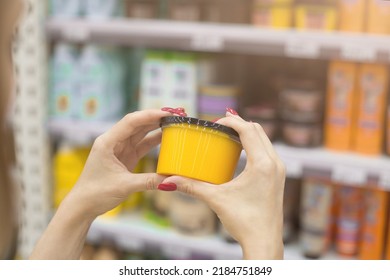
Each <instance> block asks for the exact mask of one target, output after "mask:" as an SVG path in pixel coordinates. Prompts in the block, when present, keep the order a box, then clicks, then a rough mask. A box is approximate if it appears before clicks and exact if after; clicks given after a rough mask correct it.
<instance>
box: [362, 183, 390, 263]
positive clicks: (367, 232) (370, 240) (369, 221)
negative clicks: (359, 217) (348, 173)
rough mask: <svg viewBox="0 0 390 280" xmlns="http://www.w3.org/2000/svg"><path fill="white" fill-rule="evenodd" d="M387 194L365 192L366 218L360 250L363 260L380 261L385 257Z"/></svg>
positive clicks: (383, 192) (373, 191)
mask: <svg viewBox="0 0 390 280" xmlns="http://www.w3.org/2000/svg"><path fill="white" fill-rule="evenodd" d="M387 203H388V195H387V192H386V191H384V190H380V189H367V190H365V191H364V201H363V205H364V211H365V213H364V218H363V224H362V236H361V244H360V250H359V259H361V260H380V259H382V257H383V251H384V250H383V248H384V244H385V229H386V219H387V215H386V214H387Z"/></svg>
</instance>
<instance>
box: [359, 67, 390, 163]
mask: <svg viewBox="0 0 390 280" xmlns="http://www.w3.org/2000/svg"><path fill="white" fill-rule="evenodd" d="M358 75H359V78H358V91H357V98H358V100H357V106H356V108H357V116H356V120H355V123H354V132H353V138H352V139H353V143H352V150H354V151H356V152H358V153H362V154H369V155H379V154H381V153H382V150H383V138H384V136H385V134H384V128H385V116H386V104H387V93H388V75H389V72H388V68H387V66H384V65H374V64H363V65H361V66H360V68H359V74H358Z"/></svg>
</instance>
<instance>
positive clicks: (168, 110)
mask: <svg viewBox="0 0 390 280" xmlns="http://www.w3.org/2000/svg"><path fill="white" fill-rule="evenodd" d="M173 110H175V109H173V108H170V107H164V108H161V111H164V112H169V113H172V111H173Z"/></svg>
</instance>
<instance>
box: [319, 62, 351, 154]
mask: <svg viewBox="0 0 390 280" xmlns="http://www.w3.org/2000/svg"><path fill="white" fill-rule="evenodd" d="M356 81H357V65H356V64H354V63H348V62H338V61H333V62H331V63H330V65H329V70H328V89H327V96H326V113H325V146H326V147H327V148H329V149H332V150H342V151H346V150H349V149H350V148H351V141H352V128H353V125H352V124H353V118H354V104H355V103H356V100H355V99H356V97H355V96H356V94H355V90H356Z"/></svg>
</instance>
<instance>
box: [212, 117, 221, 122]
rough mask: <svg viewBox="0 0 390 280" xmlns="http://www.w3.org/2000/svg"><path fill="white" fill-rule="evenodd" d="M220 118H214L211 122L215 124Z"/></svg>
mask: <svg viewBox="0 0 390 280" xmlns="http://www.w3.org/2000/svg"><path fill="white" fill-rule="evenodd" d="M220 119H221V118H216V119H214V120H212V122H217V121H219V120H220Z"/></svg>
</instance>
